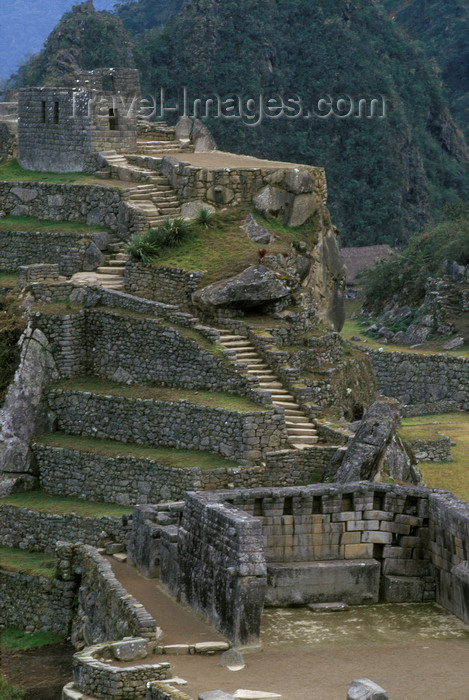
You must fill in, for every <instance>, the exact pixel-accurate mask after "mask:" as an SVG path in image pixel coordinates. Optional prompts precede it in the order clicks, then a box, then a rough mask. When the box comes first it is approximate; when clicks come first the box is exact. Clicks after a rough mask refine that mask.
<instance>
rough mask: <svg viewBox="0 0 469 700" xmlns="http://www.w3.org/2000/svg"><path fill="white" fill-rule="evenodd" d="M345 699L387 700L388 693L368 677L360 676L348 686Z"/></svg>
mask: <svg viewBox="0 0 469 700" xmlns="http://www.w3.org/2000/svg"><path fill="white" fill-rule="evenodd" d="M347 700H388V694H387V692H386V691H385V690H384V688H381V686H379V685H377V684H376V683H373V681H370V679H369V678H360V679H359V680H356V681H353V683H352V685H351V686H350V687H349V689H348V693H347Z"/></svg>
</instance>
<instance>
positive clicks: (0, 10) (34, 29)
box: [0, 0, 116, 79]
mask: <svg viewBox="0 0 469 700" xmlns="http://www.w3.org/2000/svg"><path fill="white" fill-rule="evenodd" d="M77 2H78V0H3V1H2V2H1V3H0V79H2V78H8V77H9V76H10V75H11V74H12V73H13V71H15V70H16V69H17V68H18V66H19V64H20V63H21V62H23V61H25V60H26V57H27V56H28V55H31V54H34V53H37V52H38V51H40V50H41V49H42V46H43V44H44V41H45V39H46V37H47V35H48V34H49V33H50V32H51V31H52V29H53V28H54V27H55V25H56V24H57V22H58V21H59V20H60V18H61V17H62V15H63V14H64V12H67V11H68V10H70V9H71V8H72V6H73V5H76V4H77ZM115 2H116V0H95V7H96V9H98V10H110V9H112V7H113V6H114V4H115Z"/></svg>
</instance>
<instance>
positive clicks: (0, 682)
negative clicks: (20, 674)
mask: <svg viewBox="0 0 469 700" xmlns="http://www.w3.org/2000/svg"><path fill="white" fill-rule="evenodd" d="M25 694H26V691H25V690H21V689H20V688H15V687H14V686H12V685H10V684H9V683H8V681H7V680H6V678H4V677H3V676H0V700H23V698H24V696H25Z"/></svg>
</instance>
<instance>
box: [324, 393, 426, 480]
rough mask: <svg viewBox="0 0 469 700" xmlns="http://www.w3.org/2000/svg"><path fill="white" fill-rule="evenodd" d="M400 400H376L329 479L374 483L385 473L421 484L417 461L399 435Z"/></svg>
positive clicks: (335, 462) (338, 457) (338, 455)
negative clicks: (397, 434)
mask: <svg viewBox="0 0 469 700" xmlns="http://www.w3.org/2000/svg"><path fill="white" fill-rule="evenodd" d="M399 425H400V410H399V403H398V402H397V401H376V402H375V403H373V404H372V405H371V406H370V408H369V409H368V411H367V412H366V414H365V416H364V418H363V420H362V421H361V422H360V425H359V426H358V429H357V431H356V433H355V435H354V437H353V438H351V440H350V441H349V444H348V445H347V448H346V449H345V451H344V450H343V448H342V449H340V450H337V452H336V454H335V455H334V457H333V458H332V460H331V463H330V465H329V467H328V469H327V470H326V473H325V479H326V480H327V481H335V482H339V483H350V482H352V481H373V480H375V479H376V478H378V477H379V475H380V474H381V473H383V472H387V473H388V474H389V476H391V477H392V478H394V479H398V480H399V481H412V482H413V483H421V476H420V474H419V471H418V469H417V467H416V462H415V458H414V457H413V456H412V454H411V453H410V451H407V450H406V448H405V446H404V444H403V443H402V441H401V440H400V438H398V437H397V436H396V430H397V428H398V427H399Z"/></svg>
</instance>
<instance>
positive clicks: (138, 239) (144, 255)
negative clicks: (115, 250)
mask: <svg viewBox="0 0 469 700" xmlns="http://www.w3.org/2000/svg"><path fill="white" fill-rule="evenodd" d="M149 233H150V232H149V231H148V232H146V233H140V234H137V235H135V236H132V238H131V239H130V240H129V241H128V243H127V244H126V246H125V249H126V251H127V252H128V254H129V255H130V257H131V258H132V259H133V260H141V261H142V262H144V263H152V262H153V261H154V260H155V259H156V258H157V257H158V246H157V245H156V243H153V242H152V241H151V240H149Z"/></svg>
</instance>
